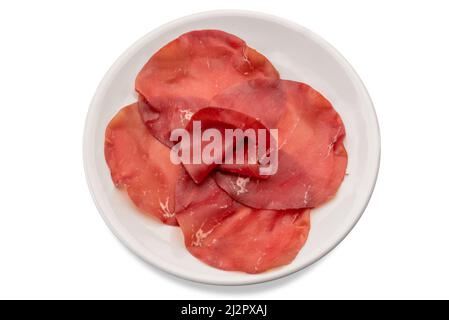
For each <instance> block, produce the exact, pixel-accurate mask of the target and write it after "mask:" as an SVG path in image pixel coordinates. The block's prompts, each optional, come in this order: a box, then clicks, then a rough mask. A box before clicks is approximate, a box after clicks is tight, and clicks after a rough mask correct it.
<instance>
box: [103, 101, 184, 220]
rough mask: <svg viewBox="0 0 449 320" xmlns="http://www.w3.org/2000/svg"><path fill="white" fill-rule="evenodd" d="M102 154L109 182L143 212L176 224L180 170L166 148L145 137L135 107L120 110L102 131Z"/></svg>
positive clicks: (147, 133)
mask: <svg viewBox="0 0 449 320" xmlns="http://www.w3.org/2000/svg"><path fill="white" fill-rule="evenodd" d="M104 153H105V158H106V162H107V164H108V166H109V169H110V171H111V176H112V180H113V181H114V183H115V185H116V186H117V187H119V188H123V189H124V190H126V191H127V193H128V195H129V197H130V198H131V200H132V201H133V202H134V204H135V205H136V206H137V207H138V208H139V209H141V210H142V211H143V212H144V213H146V214H148V215H152V216H155V217H157V218H158V219H160V220H161V221H162V222H164V223H166V224H170V225H176V224H177V222H176V219H175V215H174V210H175V207H174V206H175V202H174V201H175V188H176V183H177V181H178V176H179V173H180V172H181V171H180V170H182V167H181V166H179V165H174V164H172V162H171V161H170V149H169V148H167V147H166V146H164V145H163V144H161V143H160V142H159V141H158V140H156V138H154V137H153V136H152V135H151V134H149V132H148V129H147V128H146V126H145V124H144V123H143V122H142V119H141V118H140V115H139V112H138V110H137V104H132V105H129V106H127V107H124V108H123V109H121V110H120V111H119V112H118V113H117V114H116V115H115V116H114V118H113V119H112V120H111V121H110V122H109V125H108V127H107V129H106V135H105V145H104Z"/></svg>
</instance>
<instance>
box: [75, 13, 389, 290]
mask: <svg viewBox="0 0 449 320" xmlns="http://www.w3.org/2000/svg"><path fill="white" fill-rule="evenodd" d="M223 15H226V16H230V15H232V16H241V17H251V18H258V19H262V20H266V21H271V22H275V23H279V24H282V25H284V26H287V27H289V28H292V29H294V30H296V31H298V32H301V33H303V34H304V35H305V36H307V37H309V38H311V39H313V40H314V41H316V42H317V43H318V44H319V45H320V46H322V47H323V49H325V50H328V51H329V52H330V53H331V54H332V56H333V57H334V58H336V59H337V61H338V63H339V64H340V65H341V66H342V67H343V68H344V70H345V72H347V73H348V75H349V76H350V77H351V79H352V80H356V82H357V84H358V86H359V88H360V89H361V90H362V92H361V93H362V94H363V95H364V96H365V99H366V102H367V104H369V106H367V107H369V109H370V110H371V112H372V115H373V120H374V122H375V126H374V127H375V129H376V134H373V136H375V139H376V141H371V146H372V148H374V151H375V153H376V154H377V157H376V159H375V160H376V166H375V168H373V169H374V172H373V178H372V181H371V186H370V190H369V192H368V193H367V195H366V196H365V197H366V199H365V203H364V205H363V206H362V207H361V208H360V212H359V213H358V216H357V217H356V218H355V219H354V221H353V222H352V224H351V226H350V227H349V228H348V229H347V230H346V232H344V233H343V234H342V235H341V236H340V237H339V238H338V239H336V240H335V242H334V243H333V245H330V246H329V247H328V248H327V249H326V250H323V252H322V253H321V254H320V255H318V256H317V257H315V258H314V259H311V261H309V262H307V263H305V264H304V265H301V266H298V267H297V268H294V269H292V270H287V269H286V270H285V271H284V272H279V273H278V274H270V273H269V272H267V273H265V274H263V273H262V274H260V275H259V277H257V278H252V279H251V278H250V277H247V278H245V279H240V280H234V279H231V280H226V281H225V280H218V281H214V280H210V279H205V278H202V277H201V276H197V275H196V274H189V275H186V274H183V273H181V272H179V271H178V270H177V269H176V268H172V267H171V265H170V264H165V263H164V262H163V261H158V258H157V257H156V256H152V257H151V258H149V257H148V256H149V254H148V253H144V251H146V250H145V247H144V246H143V245H142V244H141V243H139V241H137V240H136V239H135V238H134V237H133V236H132V234H130V233H129V232H128V231H127V230H126V229H125V228H124V227H123V226H122V225H121V223H119V222H117V221H113V219H112V217H111V215H108V214H107V213H105V211H104V210H103V207H102V205H101V204H100V203H99V200H98V195H97V194H96V191H95V187H94V186H93V181H92V179H91V177H92V175H93V172H92V170H94V168H92V167H95V166H91V165H90V164H89V161H90V160H91V159H90V157H91V156H92V157H93V154H92V153H91V152H90V148H89V147H88V146H89V143H90V140H89V137H90V136H91V135H90V131H91V129H90V128H92V127H93V126H92V124H91V123H92V122H93V118H94V116H93V115H94V111H95V110H94V109H95V105H96V104H97V100H98V99H99V96H101V95H102V94H101V93H102V92H104V91H105V90H106V89H105V88H106V87H107V86H108V84H109V82H110V81H111V80H110V79H113V78H114V77H113V75H114V73H115V72H116V71H117V69H118V67H119V66H120V65H122V63H123V62H124V61H126V60H127V58H128V56H130V55H131V54H132V53H133V52H134V51H135V49H136V48H138V47H140V46H141V45H142V44H144V43H145V42H147V41H148V40H149V39H151V38H152V37H153V36H155V35H157V34H158V33H159V32H160V31H162V30H164V29H166V28H170V27H174V26H176V25H178V24H183V23H188V22H189V21H194V20H196V19H201V18H210V17H217V16H223ZM374 122H373V124H374ZM373 133H374V132H373ZM374 144H375V145H374ZM380 161H381V135H380V126H379V121H378V117H377V114H376V110H375V108H374V105H373V102H372V99H371V97H370V95H369V93H368V90H367V89H366V86H365V84H364V83H363V81H362V79H361V78H360V77H359V75H358V74H357V72H356V71H355V70H354V68H353V67H352V66H351V64H350V63H349V62H348V61H347V60H346V58H345V57H344V56H343V55H342V54H341V53H340V52H339V51H337V49H335V48H334V47H333V46H332V45H331V44H330V43H328V42H327V41H326V40H324V39H323V38H321V37H320V36H319V35H317V34H315V33H314V32H312V31H311V30H309V29H307V28H305V27H303V26H302V25H300V24H298V23H296V22H293V21H290V20H287V19H285V18H281V17H278V16H275V15H271V14H267V13H262V12H257V11H249V10H212V11H204V12H200V13H195V14H191V15H187V16H184V17H181V18H178V19H175V20H173V21H170V22H168V23H165V24H163V25H161V26H159V27H157V28H156V29H153V30H152V31H150V32H148V33H146V34H145V35H144V36H142V37H141V38H140V39H138V40H137V41H136V42H134V43H133V44H132V45H131V46H130V47H128V48H127V49H126V50H125V51H124V52H123V53H122V54H121V55H120V56H119V57H118V58H117V59H116V60H115V62H114V63H113V64H112V65H111V67H110V68H109V69H108V71H107V72H106V74H105V75H104V76H103V78H102V80H101V82H100V84H99V85H98V87H97V89H96V91H95V94H94V96H93V98H92V100H91V103H90V105H89V110H88V112H87V116H86V118H85V125H84V133H83V167H84V175H85V179H86V182H87V185H88V189H89V192H90V194H91V197H92V199H93V201H94V204H95V206H96V208H97V211H98V212H99V213H100V215H101V217H102V218H103V220H104V222H105V223H106V225H107V226H108V228H109V229H110V230H111V232H112V233H113V234H114V235H115V237H116V238H117V239H118V240H120V241H119V242H120V243H121V244H123V245H124V246H125V247H126V248H127V249H128V250H129V251H131V252H132V253H133V254H135V255H136V256H137V257H138V258H140V259H141V260H143V261H145V262H146V263H148V264H150V265H151V266H154V267H156V268H158V269H159V270H162V271H164V272H167V273H169V274H172V275H174V276H177V277H179V278H181V279H185V280H189V281H192V282H197V283H202V284H208V285H225V286H240V285H251V284H258V283H264V282H268V281H273V280H277V279H280V278H284V277H287V276H289V275H292V274H294V273H296V272H298V271H301V270H303V269H305V268H307V267H309V266H310V265H312V264H314V263H316V262H317V261H319V260H320V259H321V258H323V257H324V256H326V255H327V254H328V253H330V252H331V251H332V250H334V249H335V247H337V246H338V245H339V244H340V243H341V242H342V241H343V240H344V239H345V238H346V237H347V235H348V234H349V233H350V232H351V231H352V229H353V228H354V227H355V225H356V224H357V223H358V221H359V220H360V218H361V217H362V215H363V213H364V212H365V210H366V207H367V206H368V203H369V201H370V199H371V197H372V194H373V192H374V189H375V186H376V182H377V179H378V175H379V169H380Z"/></svg>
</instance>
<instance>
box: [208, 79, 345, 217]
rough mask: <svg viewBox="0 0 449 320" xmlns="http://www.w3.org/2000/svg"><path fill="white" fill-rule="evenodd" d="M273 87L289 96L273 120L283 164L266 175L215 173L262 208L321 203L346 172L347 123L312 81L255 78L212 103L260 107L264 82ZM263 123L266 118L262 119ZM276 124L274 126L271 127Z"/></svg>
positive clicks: (242, 200) (244, 198)
mask: <svg viewBox="0 0 449 320" xmlns="http://www.w3.org/2000/svg"><path fill="white" fill-rule="evenodd" d="M267 86H270V87H275V88H276V90H274V91H280V92H282V94H279V95H280V96H283V97H285V100H282V101H280V103H285V105H284V106H277V107H276V108H277V109H278V110H281V111H282V113H281V114H280V115H279V120H278V121H277V123H276V124H275V128H277V129H278V130H279V141H278V144H279V167H278V171H277V173H276V174H274V175H272V176H270V177H269V178H268V179H266V180H260V179H254V178H251V177H243V176H242V175H236V174H229V173H224V172H217V173H216V175H215V179H216V182H217V183H218V185H219V186H220V187H221V188H222V189H223V190H225V191H226V192H227V193H228V194H229V195H230V196H231V197H232V198H234V199H235V200H237V201H239V202H240V203H242V204H245V205H247V206H250V207H253V208H258V209H274V210H286V209H298V208H312V207H316V206H319V205H321V204H323V203H325V202H326V201H328V200H329V199H331V198H332V197H333V196H334V195H335V193H336V192H337V190H338V188H339V186H340V184H341V182H342V180H343V178H344V175H345V171H346V165H347V154H346V150H345V148H344V146H343V139H344V136H345V128H344V125H343V123H342V121H341V118H340V116H339V115H338V114H337V112H336V111H335V110H334V109H333V107H332V105H331V104H330V103H329V101H328V100H326V98H324V97H323V96H322V95H321V94H320V93H319V92H317V91H316V90H314V89H313V88H311V87H310V86H308V85H306V84H304V83H299V82H294V81H287V80H251V81H249V82H246V83H242V84H239V85H237V86H234V87H231V88H229V89H227V90H225V91H224V92H223V93H221V94H219V95H218V96H216V97H215V98H214V99H213V100H212V103H211V105H220V106H222V107H227V106H232V108H234V109H236V110H247V112H248V115H250V116H254V115H253V114H252V111H251V110H252V109H250V108H249V107H248V104H249V103H250V102H251V101H253V104H254V105H256V104H257V105H258V106H259V108H261V109H266V110H270V109H269V108H268V107H267V106H264V103H265V101H270V99H268V100H267V97H266V95H267V91H266V87H267ZM261 122H262V123H264V120H261ZM268 127H270V128H272V126H268Z"/></svg>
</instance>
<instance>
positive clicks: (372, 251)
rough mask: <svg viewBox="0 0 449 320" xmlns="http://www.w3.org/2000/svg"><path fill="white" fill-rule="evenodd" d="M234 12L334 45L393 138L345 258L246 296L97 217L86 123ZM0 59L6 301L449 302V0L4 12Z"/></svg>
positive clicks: (344, 247) (0, 231)
mask: <svg viewBox="0 0 449 320" xmlns="http://www.w3.org/2000/svg"><path fill="white" fill-rule="evenodd" d="M224 8H227V9H248V10H256V11H262V12H266V13H271V14H275V15H278V16H281V17H284V18H287V19H290V20H293V21H295V22H297V23H299V24H302V25H303V26H305V27H307V28H309V29H311V30H312V31H314V32H316V33H318V34H319V35H321V36H322V37H323V38H325V39H326V40H328V41H329V42H330V43H331V44H333V45H334V46H335V47H336V48H337V49H338V50H339V51H340V52H341V53H342V54H343V55H344V56H345V57H346V58H347V59H348V60H349V62H350V63H351V64H352V65H353V66H354V68H355V69H356V71H357V72H358V73H359V75H360V77H361V78H362V80H363V81H364V82H365V85H366V86H367V88H368V91H369V92H370V94H371V97H372V99H373V102H374V105H375V107H376V110H377V114H378V117H379V121H380V127H381V135H382V160H381V170H380V175H379V179H378V183H377V186H376V189H375V192H374V195H373V197H372V200H371V202H370V204H369V206H368V208H367V210H366V212H365V214H364V216H363V217H362V219H361V220H360V222H359V223H358V225H357V226H356V227H355V229H354V230H353V231H352V232H351V233H350V235H349V236H348V237H347V238H346V239H345V240H344V241H343V243H342V244H340V245H339V246H338V247H337V249H335V250H334V251H333V252H332V253H331V254H329V255H328V256H327V257H325V258H324V259H322V260H321V261H320V262H318V263H316V264H315V265H313V266H311V267H309V268H308V269H306V270H303V271H302V272H299V273H297V274H295V275H293V276H289V277H287V278H284V279H281V280H278V281H274V282H271V283H266V284H261V285H253V286H248V287H216V286H206V285H200V284H195V283H191V282H188V281H185V280H180V279H178V278H175V277H173V276H170V275H168V274H166V273H164V272H162V271H159V270H156V269H155V268H153V267H151V266H148V265H146V264H144V263H143V262H142V261H140V260H139V259H138V258H136V257H135V256H134V255H132V254H131V253H130V252H128V250H127V249H125V248H124V247H123V246H122V245H121V244H120V243H119V242H118V240H116V238H115V237H114V236H113V235H112V233H111V232H110V231H109V229H108V228H107V227H106V225H105V224H104V222H103V220H102V219H101V217H100V215H99V214H98V213H97V211H96V208H95V206H94V204H93V201H92V200H91V197H90V194H89V192H88V189H87V186H86V182H85V178H84V173H83V165H82V133H83V126H84V119H85V116H86V113H87V110H88V107H89V103H90V100H91V98H92V96H93V94H94V93H95V89H96V86H97V85H98V83H99V82H100V80H101V78H102V77H103V75H104V73H105V72H106V71H107V69H108V68H109V67H110V66H111V65H112V63H113V62H114V61H115V59H116V58H117V57H118V56H119V55H120V54H121V53H122V52H123V51H124V50H125V49H126V48H127V47H128V46H130V45H131V44H132V43H133V42H134V41H135V40H137V39H138V38H140V37H141V36H143V35H144V34H145V33H147V32H149V31H151V30H152V29H154V28H156V27H158V26H159V25H161V24H163V23H165V22H168V21H170V20H173V19H176V18H179V17H181V16H184V15H187V14H191V13H196V12H201V11H206V10H212V9H224ZM0 48H1V51H0V107H1V113H0V116H1V118H0V142H1V144H0V168H1V171H0V177H1V182H0V195H1V196H0V298H146V299H155V298H158V299H182V298H188V299H190V298H192V299H194V298H203V299H215V298H222V299H231V298H235V299H239V298H240V299H243V298H245V299H252V298H268V299H303V298H446V299H447V298H449V205H448V199H449V182H448V181H449V169H448V166H449V123H448V116H449V96H448V93H449V80H448V75H449V3H447V1H370V2H368V1H344V0H343V1H332V0H330V1H319V0H314V1H280V0H275V1H273V0H269V1H262V0H258V1H254V2H252V1H241V0H238V1H233V0H228V1H210V0H209V1H173V0H171V1H148V0H146V1H131V0H127V1H76V2H75V1H72V2H68V1H14V2H13V1H9V2H6V1H3V2H1V4H0ZM367 143H369V141H367Z"/></svg>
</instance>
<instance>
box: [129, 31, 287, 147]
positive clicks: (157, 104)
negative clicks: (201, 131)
mask: <svg viewBox="0 0 449 320" xmlns="http://www.w3.org/2000/svg"><path fill="white" fill-rule="evenodd" d="M255 78H275V79H278V78H279V74H278V72H277V70H276V69H275V68H274V67H273V65H272V64H271V63H270V62H269V61H268V60H267V58H265V57H264V56H263V55H261V54H260V53H258V52H257V51H255V50H254V49H252V48H250V47H248V46H247V45H246V43H245V42H244V41H243V40H241V39H240V38H238V37H236V36H234V35H231V34H229V33H226V32H223V31H218V30H200V31H192V32H188V33H185V34H183V35H181V36H180V37H179V38H177V39H175V40H173V41H172V42H170V43H168V44H167V45H165V46H164V47H163V48H161V49H160V50H159V51H158V52H156V53H155V54H154V55H153V56H152V57H151V58H150V60H149V61H148V62H147V63H146V64H145V66H144V67H143V69H142V70H141V71H140V73H139V74H138V76H137V78H136V90H137V92H138V93H139V94H140V96H141V99H140V101H141V103H140V107H139V110H140V112H141V115H142V118H143V119H144V121H145V123H146V124H147V126H148V127H149V129H150V131H151V133H152V134H153V135H154V136H155V137H156V138H157V139H159V140H160V141H162V142H163V143H164V144H166V145H169V146H171V145H172V143H171V142H170V141H169V139H168V137H169V136H170V132H171V131H172V130H173V129H176V128H179V127H180V126H181V127H183V126H182V125H183V124H186V123H187V121H188V119H189V117H190V116H191V115H192V114H193V113H195V112H196V111H197V110H199V109H200V108H202V107H206V106H207V102H208V101H209V100H210V99H211V98H212V97H213V96H215V95H216V94H217V93H219V92H221V91H223V90H224V89H225V88H228V87H230V86H232V85H234V84H237V83H239V82H242V81H246V80H250V79H255Z"/></svg>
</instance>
